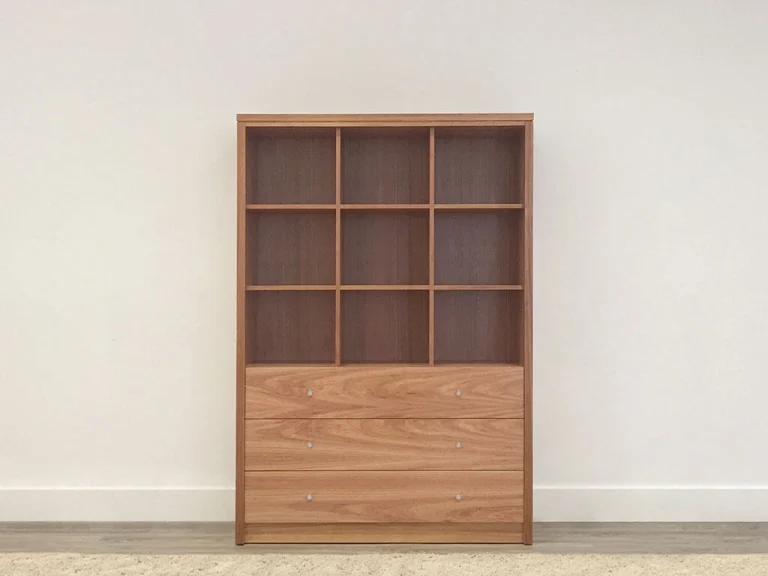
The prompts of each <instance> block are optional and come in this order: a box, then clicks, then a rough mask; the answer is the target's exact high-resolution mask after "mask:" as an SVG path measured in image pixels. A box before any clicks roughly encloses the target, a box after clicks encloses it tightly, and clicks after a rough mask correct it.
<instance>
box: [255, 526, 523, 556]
mask: <svg viewBox="0 0 768 576" xmlns="http://www.w3.org/2000/svg"><path fill="white" fill-rule="evenodd" d="M522 534H523V526H522V524H521V523H519V522H507V523H501V522H500V523H495V524H492V523H478V522H475V523H466V524H463V523H457V522H451V523H440V524H436V523H403V524H370V523H369V524H247V525H246V536H245V538H246V542H248V543H253V544H257V543H260V544H267V543H269V544H278V543H280V544H289V543H306V544H310V543H311V544H322V543H327V544H335V543H348V544H387V543H392V544H396V543H397V544H399V543H433V544H471V543H476V544H519V543H521V542H522V537H523V536H522ZM258 548H261V547H258ZM313 551H314V550H313ZM333 551H334V552H339V550H338V549H334V550H333ZM349 551H350V552H352V550H349ZM358 551H359V550H358ZM377 551H378V550H377ZM442 551H443V550H441V552H442ZM461 551H462V552H464V551H465V550H464V549H462V550H461ZM403 552H407V551H406V550H403Z"/></svg>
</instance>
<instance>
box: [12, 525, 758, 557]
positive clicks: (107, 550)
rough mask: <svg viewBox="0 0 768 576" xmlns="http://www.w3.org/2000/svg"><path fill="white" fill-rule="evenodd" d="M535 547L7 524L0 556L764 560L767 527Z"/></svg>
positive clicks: (685, 529) (615, 532)
mask: <svg viewBox="0 0 768 576" xmlns="http://www.w3.org/2000/svg"><path fill="white" fill-rule="evenodd" d="M534 539H535V544H534V545H533V546H517V545H515V546H508V545H475V544H473V545H452V544H442V545H413V544H397V545H369V544H364V545H339V544H334V545H325V544H312V545H296V544H287V545H274V544H270V545H248V546H235V545H234V528H233V525H232V524H229V523H117V524H113V523H93V524H91V523H6V524H0V553H7V552H29V553H33V552H68V553H82V554H263V553H268V552H280V553H296V554H300V553H329V554H356V553H367V552H374V551H376V552H381V551H392V552H406V551H428V552H433V553H448V552H456V551H461V552H485V551H488V552H505V553H506V552H510V553H533V554H535V553H557V554H567V553H575V554H596V553H598V554H768V523H760V524H754V523H753V524H741V523H732V524H654V523H626V524H624V523H622V524H614V523H611V524H597V523H555V524H536V526H535V529H534Z"/></svg>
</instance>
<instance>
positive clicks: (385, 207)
mask: <svg viewBox="0 0 768 576" xmlns="http://www.w3.org/2000/svg"><path fill="white" fill-rule="evenodd" d="M341 209H342V210H350V211H354V210H359V211H363V212H408V211H415V212H418V211H420V210H423V211H427V210H429V205H428V204H342V205H341Z"/></svg>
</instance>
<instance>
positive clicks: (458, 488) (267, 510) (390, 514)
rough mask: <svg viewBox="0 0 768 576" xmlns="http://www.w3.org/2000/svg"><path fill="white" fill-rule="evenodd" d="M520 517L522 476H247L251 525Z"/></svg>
mask: <svg viewBox="0 0 768 576" xmlns="http://www.w3.org/2000/svg"><path fill="white" fill-rule="evenodd" d="M310 497H311V499H310ZM522 519H523V473H522V472H246V474H245V522H246V523H248V524H251V523H286V524H290V523H304V524H307V523H356V522H361V523H398V522H461V523H467V522H485V523H488V522H495V523H499V522H504V523H508V522H513V523H517V522H522Z"/></svg>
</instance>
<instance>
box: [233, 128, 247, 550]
mask: <svg viewBox="0 0 768 576" xmlns="http://www.w3.org/2000/svg"><path fill="white" fill-rule="evenodd" d="M245 151H246V131H245V126H244V125H243V124H242V123H238V125H237V296H236V297H237V322H236V327H237V328H236V330H237V335H236V336H237V344H236V358H235V397H236V409H235V466H236V471H235V542H236V543H237V544H244V543H245V364H246V356H245V338H246V334H245V329H246V326H245V284H246V277H245V268H246V266H245V258H246V255H245V226H246V224H245V187H246V166H247V162H246V155H245Z"/></svg>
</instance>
